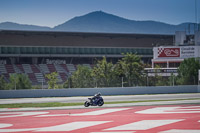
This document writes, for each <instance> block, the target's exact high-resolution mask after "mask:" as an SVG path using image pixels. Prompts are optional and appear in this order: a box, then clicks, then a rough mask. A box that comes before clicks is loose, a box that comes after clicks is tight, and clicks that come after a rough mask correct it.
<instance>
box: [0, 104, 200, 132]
mask: <svg viewBox="0 0 200 133" xmlns="http://www.w3.org/2000/svg"><path fill="white" fill-rule="evenodd" d="M0 132H3V133H7V132H17V133H25V132H26V133H27V132H35V133H46V132H51V133H62V132H73V133H199V132H200V105H199V104H187V105H161V106H132V107H115V108H85V109H71V110H45V111H23V112H0Z"/></svg>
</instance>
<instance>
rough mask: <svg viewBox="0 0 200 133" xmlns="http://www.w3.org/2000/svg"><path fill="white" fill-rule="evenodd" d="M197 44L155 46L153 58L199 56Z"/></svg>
mask: <svg viewBox="0 0 200 133" xmlns="http://www.w3.org/2000/svg"><path fill="white" fill-rule="evenodd" d="M199 49H200V47H199V46H175V47H173V46H172V47H155V48H154V59H157V58H166V59H167V58H169V59H171V58H176V59H179V58H180V59H184V58H193V57H199V54H198V51H199Z"/></svg>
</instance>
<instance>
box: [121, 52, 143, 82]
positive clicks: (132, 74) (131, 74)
mask: <svg viewBox="0 0 200 133" xmlns="http://www.w3.org/2000/svg"><path fill="white" fill-rule="evenodd" d="M143 70H144V68H143V64H142V63H141V58H140V57H139V56H137V55H135V54H132V53H127V54H126V55H124V57H123V58H122V59H121V60H119V62H118V63H117V73H118V75H119V76H121V77H124V78H125V79H126V80H127V83H128V86H136V85H140V84H142V82H143V81H144V79H143V74H142V73H143Z"/></svg>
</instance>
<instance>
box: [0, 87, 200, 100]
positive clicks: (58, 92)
mask: <svg viewBox="0 0 200 133" xmlns="http://www.w3.org/2000/svg"><path fill="white" fill-rule="evenodd" d="M97 92H101V93H102V95H137V94H170V93H200V87H198V86H197V85H188V86H159V87H126V88H76V89H55V90H53V89H43V90H42V89H36V90H0V98H36V97H70V96H92V95H94V94H95V93H97Z"/></svg>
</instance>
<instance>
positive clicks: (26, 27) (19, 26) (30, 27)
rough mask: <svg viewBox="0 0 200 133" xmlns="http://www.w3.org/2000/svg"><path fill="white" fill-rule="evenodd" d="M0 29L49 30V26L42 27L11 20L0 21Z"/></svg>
mask: <svg viewBox="0 0 200 133" xmlns="http://www.w3.org/2000/svg"><path fill="white" fill-rule="evenodd" d="M0 29H1V30H31V31H48V30H51V28H49V27H42V26H36V25H27V24H17V23H13V22H3V23H0Z"/></svg>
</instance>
